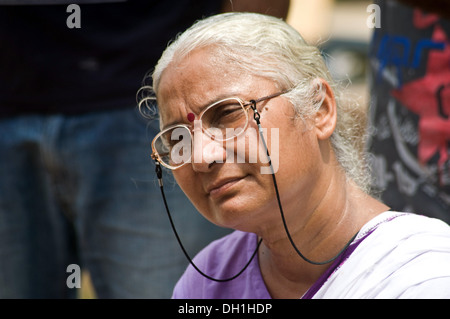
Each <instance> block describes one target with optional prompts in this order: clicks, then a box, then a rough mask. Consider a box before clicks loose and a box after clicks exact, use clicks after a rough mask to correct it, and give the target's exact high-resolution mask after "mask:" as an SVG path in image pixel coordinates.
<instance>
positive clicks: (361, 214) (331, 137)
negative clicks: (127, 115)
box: [141, 13, 450, 298]
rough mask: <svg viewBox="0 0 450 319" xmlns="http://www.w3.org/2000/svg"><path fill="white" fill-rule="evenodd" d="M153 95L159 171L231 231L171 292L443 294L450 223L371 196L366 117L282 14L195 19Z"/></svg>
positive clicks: (159, 71) (163, 65)
mask: <svg viewBox="0 0 450 319" xmlns="http://www.w3.org/2000/svg"><path fill="white" fill-rule="evenodd" d="M152 90H153V92H154V94H155V95H156V99H157V102H158V108H159V115H160V123H161V132H160V133H159V134H158V135H157V136H156V137H155V139H154V140H153V142H152V148H153V155H152V157H153V159H154V160H155V161H156V163H157V168H158V170H157V172H158V176H159V177H160V180H161V174H162V172H161V170H160V165H162V166H164V167H165V168H168V169H169V170H171V171H172V172H173V175H174V177H175V179H176V181H177V183H178V184H179V185H180V187H181V188H182V189H183V191H184V192H185V194H186V195H187V196H188V197H189V199H190V200H191V201H192V203H193V204H194V205H195V206H196V208H197V209H198V211H199V212H200V213H201V214H202V215H203V216H204V217H205V218H207V219H208V220H209V221H211V222H212V223H214V224H216V225H219V226H222V227H228V228H232V229H234V230H235V231H234V232H233V233H231V234H230V235H227V236H226V237H224V238H222V239H220V240H218V241H215V242H213V243H211V244H210V245H209V246H208V247H206V248H205V249H204V250H203V251H201V252H200V253H199V254H198V255H197V256H196V257H195V258H194V259H193V260H190V261H191V265H190V266H189V267H188V269H187V270H186V272H185V273H184V275H183V276H182V278H181V279H180V280H179V282H178V283H177V285H176V287H175V289H174V293H173V297H174V298H376V297H378V298H400V297H413V298H415V297H450V227H448V225H446V224H445V223H443V222H441V221H438V220H434V219H430V218H427V217H421V216H418V215H413V214H407V213H401V212H392V211H389V207H387V206H386V205H384V204H383V203H382V202H380V201H378V200H377V199H375V198H373V197H371V196H370V195H369V193H368V187H367V184H368V178H367V177H366V175H367V169H366V165H365V163H364V162H365V161H364V160H365V158H364V155H363V153H364V152H363V144H364V143H363V141H364V138H365V135H364V123H365V122H364V118H363V117H362V115H363V114H364V112H363V111H361V110H359V109H358V107H357V106H352V105H348V104H345V103H344V101H343V99H342V98H340V97H339V94H338V91H337V87H336V85H335V84H333V80H332V78H331V77H330V74H329V72H328V71H327V68H326V66H325V64H324V61H323V59H322V57H321V54H320V52H319V51H318V50H317V48H315V47H313V46H310V45H308V44H307V43H305V41H304V40H303V39H302V37H301V36H300V35H299V34H298V33H297V32H296V31H295V30H294V29H293V28H291V27H290V26H289V25H287V24H286V23H285V22H283V21H282V20H279V19H277V18H273V17H269V16H265V15H260V14H251V13H230V14H222V15H217V16H213V17H210V18H207V19H204V20H202V21H199V22H197V23H196V24H195V25H193V26H192V27H191V28H190V29H188V30H187V31H186V32H184V33H183V34H182V35H180V36H179V37H178V38H177V39H176V41H174V42H173V43H171V44H170V46H169V47H168V48H167V49H166V51H165V52H164V53H163V55H162V57H161V59H160V61H159V62H158V64H157V66H156V68H155V70H154V73H153V85H152ZM147 99H149V98H145V99H143V100H142V101H141V102H142V104H141V106H142V105H144V103H145V101H146V100H147ZM161 186H162V180H161ZM163 198H164V193H163ZM164 201H165V202H166V200H165V198H164ZM169 203H170V202H169ZM169 208H170V205H169V207H168V212H169ZM169 217H170V214H169ZM171 221H172V220H171ZM172 224H173V223H172ZM175 234H176V233H175ZM177 238H179V236H178V235H177ZM180 243H181V241H180ZM182 248H183V247H182ZM183 250H184V248H183ZM184 252H185V253H186V250H184ZM186 255H187V256H188V258H189V255H188V254H187V253H186Z"/></svg>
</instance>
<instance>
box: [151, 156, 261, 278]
mask: <svg viewBox="0 0 450 319" xmlns="http://www.w3.org/2000/svg"><path fill="white" fill-rule="evenodd" d="M155 165H156V168H155V170H156V175H157V176H158V182H159V188H160V190H161V195H162V198H163V201H164V206H165V207H166V212H167V216H168V217H169V221H170V225H171V226H172V230H173V233H174V234H175V237H176V238H177V241H178V244H179V245H180V247H181V250H182V251H183V253H184V255H185V256H186V258H187V260H188V261H189V263H190V264H191V266H192V267H194V268H195V270H197V272H198V273H199V274H200V275H202V276H203V277H205V278H208V279H209V280H212V281H217V282H227V281H231V280H233V279H236V278H237V277H239V276H240V275H241V274H242V273H243V272H244V271H245V270H246V269H247V267H248V266H249V265H250V263H251V262H252V260H253V258H255V256H256V253H257V252H258V250H259V246H260V245H261V243H262V239H260V240H259V241H258V244H257V245H256V249H255V251H254V252H253V254H252V256H251V257H250V259H249V261H248V262H247V264H245V266H244V267H243V268H242V269H241V270H240V271H239V272H238V273H237V274H236V275H234V276H232V277H230V278H225V279H218V278H214V277H211V276H208V275H207V274H205V273H204V272H203V271H201V270H200V269H199V268H198V267H197V265H196V264H195V263H194V262H193V260H192V258H191V257H190V256H189V254H188V252H187V251H186V249H185V248H184V245H183V243H182V242H181V239H180V236H178V232H177V230H176V227H175V224H174V222H173V220H172V216H171V214H170V211H169V206H168V205H167V200H166V196H165V194H164V187H163V182H162V169H161V165H160V164H159V162H157V161H155Z"/></svg>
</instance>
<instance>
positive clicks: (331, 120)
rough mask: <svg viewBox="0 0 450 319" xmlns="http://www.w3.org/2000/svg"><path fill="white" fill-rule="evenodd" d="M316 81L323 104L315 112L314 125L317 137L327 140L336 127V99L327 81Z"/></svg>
mask: <svg viewBox="0 0 450 319" xmlns="http://www.w3.org/2000/svg"><path fill="white" fill-rule="evenodd" d="M316 82H317V83H315V85H316V89H317V90H318V94H317V99H318V102H319V103H320V102H321V103H322V104H321V105H320V107H319V108H318V109H317V111H316V113H315V114H314V117H313V119H314V126H315V132H316V136H317V138H318V139H319V140H325V139H328V138H330V136H331V134H333V132H334V129H335V128H336V122H337V110H336V100H335V98H334V93H333V90H332V89H331V87H330V85H329V84H328V82H327V81H325V80H323V79H317V80H316Z"/></svg>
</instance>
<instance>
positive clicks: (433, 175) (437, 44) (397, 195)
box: [369, 0, 450, 223]
mask: <svg viewBox="0 0 450 319" xmlns="http://www.w3.org/2000/svg"><path fill="white" fill-rule="evenodd" d="M375 4H377V5H379V6H380V18H381V27H380V28H376V29H374V34H373V37H372V42H371V46H370V51H369V56H370V71H371V75H370V82H369V84H370V95H371V104H370V122H371V124H372V130H371V133H372V134H371V136H370V141H369V149H370V152H371V153H372V155H373V156H372V166H373V175H374V177H375V179H374V187H375V188H376V189H377V190H378V191H379V192H380V193H381V198H382V199H383V201H384V202H386V203H387V204H388V205H389V206H391V207H392V208H393V209H397V210H403V211H410V212H415V213H418V214H425V215H428V216H431V217H436V218H440V219H442V220H444V221H446V222H447V223H449V222H450V147H449V146H450V41H449V38H450V20H449V19H450V4H449V2H448V1H414V0H401V1H394V0H385V1H383V0H381V1H375Z"/></svg>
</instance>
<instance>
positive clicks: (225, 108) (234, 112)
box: [205, 99, 245, 128]
mask: <svg viewBox="0 0 450 319" xmlns="http://www.w3.org/2000/svg"><path fill="white" fill-rule="evenodd" d="M207 113H208V114H205V115H207V116H206V119H205V120H206V121H207V123H208V127H218V128H224V127H233V126H234V125H233V123H234V122H236V121H239V119H241V118H242V116H245V113H244V110H243V108H242V106H241V104H240V103H239V101H237V100H234V99H231V100H226V101H223V102H221V103H219V104H217V105H215V106H214V107H212V108H211V109H209V110H208V112H207Z"/></svg>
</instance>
